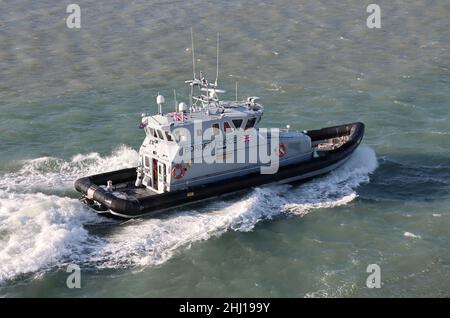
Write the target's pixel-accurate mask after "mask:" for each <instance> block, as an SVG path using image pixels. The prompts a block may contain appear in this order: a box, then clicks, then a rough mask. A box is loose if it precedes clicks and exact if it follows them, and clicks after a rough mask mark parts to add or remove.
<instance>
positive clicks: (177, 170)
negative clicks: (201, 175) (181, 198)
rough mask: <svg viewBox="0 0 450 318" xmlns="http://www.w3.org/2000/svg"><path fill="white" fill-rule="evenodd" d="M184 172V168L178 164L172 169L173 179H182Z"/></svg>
mask: <svg viewBox="0 0 450 318" xmlns="http://www.w3.org/2000/svg"><path fill="white" fill-rule="evenodd" d="M186 170H187V169H186V168H184V167H183V166H182V165H180V164H179V163H178V164H176V165H175V166H174V167H173V168H172V177H174V178H175V179H176V180H179V179H181V178H183V177H184V174H185V173H186Z"/></svg>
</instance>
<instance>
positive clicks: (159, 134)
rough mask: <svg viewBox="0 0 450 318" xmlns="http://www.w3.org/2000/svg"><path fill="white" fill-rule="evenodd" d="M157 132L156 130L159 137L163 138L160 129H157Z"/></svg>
mask: <svg viewBox="0 0 450 318" xmlns="http://www.w3.org/2000/svg"><path fill="white" fill-rule="evenodd" d="M157 132H158V136H159V138H160V139H162V140H164V135H163V133H162V131H161V130H159V129H158V130H157Z"/></svg>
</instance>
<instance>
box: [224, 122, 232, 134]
mask: <svg viewBox="0 0 450 318" xmlns="http://www.w3.org/2000/svg"><path fill="white" fill-rule="evenodd" d="M223 129H224V130H225V133H227V134H228V133H230V132H233V128H232V127H231V125H230V123H229V122H227V121H225V122H224V123H223Z"/></svg>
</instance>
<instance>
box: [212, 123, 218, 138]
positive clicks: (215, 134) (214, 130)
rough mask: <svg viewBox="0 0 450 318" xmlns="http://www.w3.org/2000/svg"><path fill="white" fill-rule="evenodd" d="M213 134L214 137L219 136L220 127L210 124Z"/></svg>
mask: <svg viewBox="0 0 450 318" xmlns="http://www.w3.org/2000/svg"><path fill="white" fill-rule="evenodd" d="M211 127H212V129H213V134H214V136H218V135H220V125H219V124H212V126H211Z"/></svg>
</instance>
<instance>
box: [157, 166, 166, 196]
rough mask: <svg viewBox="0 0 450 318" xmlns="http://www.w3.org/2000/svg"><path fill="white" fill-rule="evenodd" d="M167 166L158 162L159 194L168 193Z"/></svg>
mask: <svg viewBox="0 0 450 318" xmlns="http://www.w3.org/2000/svg"><path fill="white" fill-rule="evenodd" d="M166 181H167V176H166V164H164V163H162V162H159V161H158V188H157V189H156V190H158V192H159V193H162V192H164V191H166Z"/></svg>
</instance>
